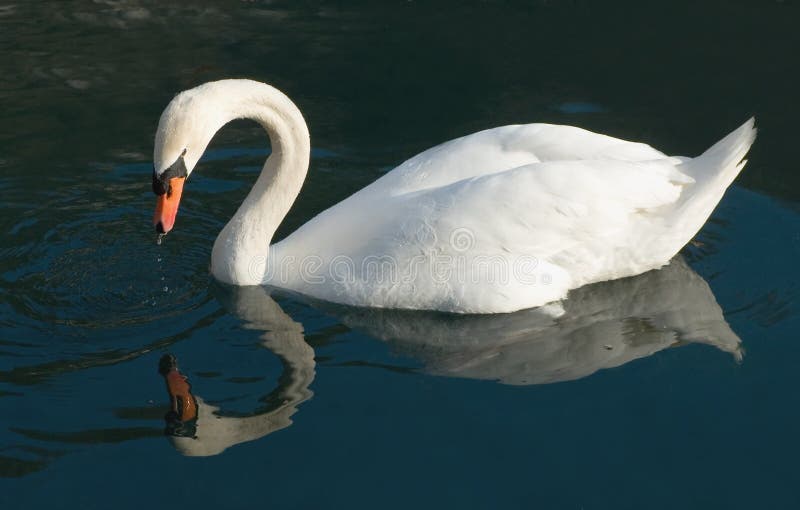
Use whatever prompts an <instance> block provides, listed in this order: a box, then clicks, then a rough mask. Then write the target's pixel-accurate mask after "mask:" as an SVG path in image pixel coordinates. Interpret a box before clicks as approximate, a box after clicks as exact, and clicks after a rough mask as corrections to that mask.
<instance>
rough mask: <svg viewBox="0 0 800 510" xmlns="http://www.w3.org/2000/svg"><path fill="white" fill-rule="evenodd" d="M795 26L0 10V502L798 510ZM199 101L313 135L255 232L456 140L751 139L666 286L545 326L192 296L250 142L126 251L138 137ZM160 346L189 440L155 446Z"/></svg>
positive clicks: (745, 19) (94, 6) (406, 13)
mask: <svg viewBox="0 0 800 510" xmlns="http://www.w3.org/2000/svg"><path fill="white" fill-rule="evenodd" d="M798 26H800V6H798V4H797V2H793V1H789V0H787V1H782V2H770V1H766V0H765V1H760V2H755V1H754V2H722V1H710V2H705V3H703V4H702V5H698V4H696V3H694V2H684V1H677V2H661V3H658V4H653V5H644V4H642V3H634V2H627V3H619V4H616V5H614V6H609V5H604V6H601V5H600V3H599V2H598V3H594V2H588V1H579V0H574V1H563V2H557V1H537V2H529V3H521V2H520V3H517V2H499V1H497V2H493V1H489V2H442V3H436V4H435V5H434V4H428V3H424V2H406V1H403V2H399V1H398V2H384V3H382V4H380V6H378V5H377V4H376V3H374V2H330V3H320V2H292V3H289V2H286V3H284V2H258V1H254V2H227V3H225V2H210V1H199V2H191V3H189V2H177V1H159V2H155V1H153V2H148V1H144V0H141V1H137V0H129V1H126V0H120V1H111V0H107V1H100V0H97V1H94V2H86V1H84V2H78V1H59V2H55V1H30V2H21V1H20V2H16V3H10V4H9V3H5V4H2V5H0V50H1V51H2V55H3V57H2V59H0V122H1V123H2V126H3V129H2V130H0V190H2V196H3V208H4V212H3V214H2V217H0V228H1V229H2V232H3V237H2V244H0V293H1V294H2V297H1V298H0V331H2V333H1V334H0V505H2V507H3V508H26V509H28V508H112V507H113V508H148V507H153V508H162V507H167V506H168V505H171V506H179V505H180V506H181V507H187V508H255V507H270V508H319V507H344V506H348V507H357V508H361V507H363V508H375V507H378V508H407V507H415V508H432V507H444V508H454V507H469V508H473V507H474V508H530V507H539V508H575V509H580V508H586V509H590V508H796V507H797V506H798V505H800V489H798V488H797V487H798V482H800V476H799V475H798V471H797V466H796V462H797V458H798V455H800V444H799V440H798V430H799V429H800V428H799V427H798V425H799V424H800V406H798V397H797V393H796V389H797V388H798V386H800V379H798V375H797V374H798V361H797V360H798V356H800V345H798V343H797V340H798V335H797V332H798V326H800V320H798V313H797V312H798V303H800V301H799V299H800V298H798V269H797V260H798V254H800V231H799V230H798V227H800V217H798V203H799V201H800V191H798V189H799V188H798V184H800V177H798V176H799V175H800V172H798V168H797V158H796V156H795V153H796V150H797V128H796V119H797V118H798V115H797V114H798V113H800V112H798V108H797V90H798V85H800V83H798V82H799V81H800V80H798V75H799V69H798V62H800V60H798V58H797V55H798V50H800V30H798V28H797V27H798ZM222 77H250V78H254V79H258V80H262V81H267V82H269V83H272V84H274V85H276V86H277V87H279V88H281V89H282V90H284V91H285V92H286V93H287V94H289V95H290V96H291V97H292V98H293V99H294V100H295V101H296V103H297V104H298V106H299V107H300V108H301V110H302V111H303V112H304V115H305V116H306V119H307V120H308V123H309V126H310V130H311V134H312V144H313V148H314V152H313V155H312V163H311V170H310V173H309V179H308V181H307V182H306V185H305V187H304V188H303V191H302V194H301V197H300V199H299V201H298V202H297V204H296V205H295V207H294V208H293V209H292V211H291V212H290V214H289V216H288V218H287V219H286V221H285V222H284V224H283V225H282V227H281V229H280V231H279V235H280V236H283V235H285V234H286V233H288V232H291V231H292V230H293V229H294V228H296V227H297V226H298V225H300V224H302V223H303V222H304V221H306V220H307V219H309V218H310V217H311V216H312V215H313V214H314V213H316V212H318V211H320V210H322V209H324V208H326V207H328V206H330V205H332V204H334V203H336V202H337V201H338V200H340V199H342V198H344V197H345V196H347V195H349V194H350V193H352V192H354V191H355V190H358V189H359V188H361V187H362V186H363V185H365V184H367V183H369V182H371V181H373V180H374V179H376V178H377V177H378V176H380V175H382V173H384V172H385V171H387V170H388V169H390V168H391V167H392V166H393V165H395V164H397V163H399V162H401V161H402V160H404V159H405V158H407V157H409V156H411V155H413V154H415V153H417V152H419V151H420V150H423V149H425V148H427V147H429V146H431V145H434V144H436V143H439V142H441V141H444V140H447V139H450V138H453V137H455V136H459V135H463V134H466V133H469V132H472V131H475V130H478V129H481V128H486V127H491V126H497V125H503V124H507V123H514V122H533V121H545V122H554V123H569V124H576V125H580V126H583V127H587V128H590V129H594V130H598V131H602V132H605V133H608V134H611V135H615V136H620V137H626V138H633V139H639V140H642V141H645V142H648V143H651V144H653V145H654V146H656V147H658V148H661V149H663V150H665V151H667V152H671V153H679V154H687V155H694V154H697V153H699V152H700V151H702V150H703V149H704V148H706V146H708V145H710V144H711V143H712V142H713V141H715V140H717V139H718V138H720V137H721V136H722V135H723V134H724V133H726V132H727V131H729V130H731V129H732V128H734V127H735V126H737V125H739V124H740V123H741V122H742V121H744V120H745V119H746V118H747V117H748V116H749V115H755V116H756V118H757V123H758V124H759V127H760V132H759V139H758V140H757V141H756V144H755V146H754V148H753V150H752V152H751V154H750V162H749V164H748V166H747V168H746V170H745V171H744V173H743V174H742V176H741V177H740V178H739V179H738V181H737V183H736V185H735V186H734V187H733V188H732V189H731V190H730V192H729V193H728V194H727V195H726V196H725V198H724V200H723V202H722V204H721V206H720V207H719V208H718V209H717V211H716V212H715V214H714V216H713V218H712V220H711V221H710V222H709V223H708V225H707V226H706V227H705V228H704V229H703V231H701V233H700V234H699V235H698V238H697V242H695V243H693V244H692V245H690V246H688V247H687V248H686V249H684V251H683V256H682V258H681V259H678V260H676V261H675V262H674V263H673V264H672V265H671V266H669V267H668V268H667V269H665V270H662V271H659V272H656V273H650V274H647V275H643V276H641V277H637V278H633V279H629V280H623V281H619V282H612V283H608V284H601V285H597V286H594V287H590V288H587V289H582V290H581V291H579V292H577V293H575V294H574V295H573V296H572V299H571V300H570V301H568V302H567V303H566V304H565V308H566V312H567V313H566V314H565V315H564V316H563V317H562V318H561V319H558V320H553V319H549V318H547V317H544V316H542V315H541V314H538V313H537V312H536V311H528V312H522V313H519V314H513V315H509V316H494V317H452V316H447V315H441V314H424V313H423V314H413V313H397V312H383V313H376V312H367V311H363V310H348V309H342V308H335V307H330V306H325V305H322V304H319V303H308V302H305V301H303V300H300V299H297V298H295V297H292V296H287V295H282V294H279V293H278V294H272V295H271V296H270V295H268V294H267V293H266V292H264V291H263V290H261V289H245V290H238V291H237V290H235V289H230V288H225V287H223V286H221V285H218V284H215V283H213V281H212V280H211V279H210V277H209V275H208V262H209V257H210V248H211V243H212V242H213V239H214V237H215V236H216V233H217V232H218V230H219V229H220V228H221V226H222V225H223V224H224V222H225V221H226V219H227V218H228V217H229V216H230V215H231V214H232V213H233V211H234V210H235V208H236V206H237V205H238V203H239V202H240V200H241V199H242V198H243V196H244V194H245V193H246V192H247V190H248V189H249V186H250V184H251V183H252V182H253V180H254V179H255V175H256V174H257V172H258V171H259V169H260V166H261V162H262V161H263V159H264V157H265V156H266V154H267V151H268V147H266V139H265V136H264V135H263V133H262V132H261V131H260V128H258V127H256V126H255V125H253V124H250V123H247V122H241V123H234V124H232V125H230V126H228V127H227V128H225V129H224V130H223V132H222V133H221V134H220V135H218V137H217V138H216V139H215V141H214V142H213V144H212V148H211V151H210V152H209V154H207V156H206V159H205V160H204V162H202V163H201V166H200V168H199V169H198V171H197V172H195V174H194V176H193V178H192V182H191V183H190V186H189V187H188V188H187V193H186V196H185V198H184V203H183V205H182V208H181V214H180V217H179V219H178V226H177V230H176V231H175V232H174V233H173V234H170V236H169V238H168V240H167V242H165V243H164V244H163V245H161V246H156V244H155V243H154V235H153V233H152V227H151V225H150V218H151V214H152V208H153V205H154V199H153V197H152V194H151V192H150V189H149V188H150V182H149V179H150V171H151V161H150V157H151V152H152V136H153V133H154V130H155V126H156V122H157V119H158V115H159V114H160V111H161V109H162V108H163V107H164V106H165V105H166V103H167V102H168V101H169V99H170V98H171V97H172V96H173V94H175V93H176V92H178V91H180V90H182V89H185V88H188V87H191V86H194V85H196V84H199V83H202V82H204V81H208V80H212V79H218V78H222ZM167 352H171V353H173V354H175V355H176V356H177V358H178V360H179V364H180V368H181V370H182V371H183V373H185V374H186V375H188V376H189V378H190V381H191V383H192V388H193V392H194V394H195V396H196V397H197V399H198V404H199V405H200V419H199V420H198V422H197V427H198V428H197V435H198V439H197V440H192V439H185V438H184V439H173V440H170V439H167V438H165V437H164V435H163V429H164V420H163V416H164V413H165V412H166V410H167V402H168V400H167V393H166V391H165V389H164V382H163V380H162V378H161V377H160V376H159V375H158V374H157V371H156V369H157V366H158V360H159V358H160V357H161V356H162V355H163V354H165V353H167ZM215 409H216V416H214V415H213V414H212V412H214V410H215ZM220 452H221V453H220ZM201 454H203V455H206V456H204V457H198V456H197V455H201ZM192 455H194V456H192Z"/></svg>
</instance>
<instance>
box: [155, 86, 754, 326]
mask: <svg viewBox="0 0 800 510" xmlns="http://www.w3.org/2000/svg"><path fill="white" fill-rule="evenodd" d="M239 118H247V119H252V120H255V121H256V122H258V123H260V124H261V125H262V126H263V127H264V129H265V130H266V131H267V133H268V135H269V139H270V143H271V147H272V152H271V155H270V156H269V157H268V158H267V160H266V163H265V164H264V167H263V169H262V171H261V174H260V175H259V177H258V179H257V180H256V182H255V184H254V186H253V188H252V190H251V191H250V193H249V194H248V195H247V197H246V198H245V199H244V201H243V202H242V204H241V205H240V207H239V208H238V210H237V211H236V213H235V214H234V215H233V217H232V218H231V220H230V221H229V222H228V223H227V224H226V225H225V227H224V228H223V229H222V231H221V232H220V234H219V236H218V237H217V238H216V241H215V242H214V245H213V248H212V251H211V273H212V274H213V276H214V277H215V278H216V279H218V280H220V281H222V282H224V283H228V284H232V285H237V286H246V285H268V286H273V287H279V288H283V289H287V290H290V291H293V292H297V293H300V294H304V295H307V296H309V297H312V298H316V299H321V300H324V301H330V302H333V303H339V304H346V305H356V306H363V307H376V308H402V309H423V310H438V311H445V312H457V313H502V312H513V311H517V310H522V309H527V308H532V307H536V306H540V305H545V304H547V303H553V302H558V301H560V300H563V299H564V298H565V297H566V296H567V293H568V291H569V290H570V289H575V288H578V287H582V286H584V285H587V284H590V283H594V282H600V281H605V280H612V279H617V278H622V277H626V276H633V275H637V274H640V273H643V272H645V271H648V270H651V269H657V268H659V267H662V266H664V265H665V264H667V263H668V262H669V260H670V259H671V258H672V257H673V256H674V255H675V254H676V253H678V251H679V250H680V249H681V248H682V247H683V246H684V245H685V244H686V243H687V242H689V240H691V238H692V237H693V236H694V235H695V234H696V233H697V231H698V230H699V229H700V227H702V225H703V224H704V223H705V221H706V220H707V219H708V217H709V216H710V214H711V212H712V211H713V209H714V208H715V206H716V205H717V203H718V202H719V201H720V199H721V198H722V195H723V193H724V192H725V190H726V188H727V187H728V186H729V185H730V184H731V182H732V181H733V179H734V178H735V177H736V175H738V173H739V172H740V171H741V169H742V167H743V165H744V163H745V161H744V159H743V158H744V156H745V155H746V153H747V151H748V150H749V148H750V146H751V145H752V143H753V141H754V139H755V133H756V131H755V128H754V119H752V118H751V119H750V120H748V121H747V122H745V123H744V124H743V125H742V126H741V127H739V128H738V129H736V130H735V131H733V132H732V133H731V134H729V135H728V136H726V137H725V138H723V139H722V140H721V141H719V142H717V143H716V144H715V145H713V146H712V147H711V148H710V149H708V150H707V151H705V152H704V153H703V154H702V155H700V156H699V157H696V158H693V159H692V158H685V157H673V156H667V155H665V154H663V153H661V152H659V151H657V150H656V149H653V148H652V147H650V146H648V145H646V144H643V143H634V142H629V141H624V140H620V139H616V138H612V137H610V136H606V135H602V134H597V133H593V132H590V131H586V130H583V129H580V128H577V127H571V126H559V125H549V124H526V125H512V126H504V127H499V128H494V129H488V130H485V131H480V132H478V133H474V134H471V135H468V136H464V137H462V138H458V139H455V140H451V141H449V142H446V143H443V144H441V145H438V146H436V147H433V148H432V149H429V150H427V151H425V152H422V153H421V154H419V155H417V156H415V157H413V158H411V159H409V160H408V161H406V162H404V163H402V164H401V165H400V166H398V167H397V168H395V169H394V170H392V171H391V172H389V173H387V174H386V175H384V176H382V177H381V178H379V179H378V180H376V181H375V182H373V183H372V184H370V185H368V186H367V187H365V188H363V189H362V190H360V191H358V192H356V193H355V194H353V195H352V196H350V197H349V198H347V199H345V200H343V201H342V202H340V203H338V204H336V205H334V206H333V207H331V208H329V209H327V210H326V211H324V212H322V213H320V214H319V215H317V216H316V217H314V218H312V219H311V220H309V221H308V222H307V223H305V224H304V225H303V226H301V227H300V228H299V229H297V230H296V231H295V232H294V233H292V234H291V235H289V236H288V237H286V238H285V239H283V240H282V241H280V242H277V243H275V244H271V242H272V238H273V235H274V233H275V231H276V229H277V227H278V225H279V224H280V222H281V221H282V220H283V218H284V216H285V215H286V214H287V212H288V211H289V208H290V207H291V205H292V203H293V202H294V200H295V199H296V197H297V196H298V194H299V193H300V188H301V186H302V184H303V181H304V179H305V176H306V172H307V171H308V164H309V154H310V137H309V132H308V127H307V126H306V123H305V121H304V120H303V116H302V114H301V113H300V110H299V109H298V108H297V107H296V106H295V105H294V103H293V102H292V101H291V100H290V99H289V98H288V97H287V96H286V95H284V94H283V93H282V92H280V91H279V90H277V89H276V88H274V87H272V86H270V85H267V84H264V83H260V82H256V81H252V80H246V79H229V80H221V81H215V82H209V83H206V84H203V85H200V86H198V87H195V88H193V89H190V90H186V91H184V92H181V93H180V94H178V95H177V96H175V97H174V98H173V99H172V101H171V102H170V103H169V104H168V105H167V107H166V109H165V110H164V112H163V113H162V115H161V118H160V119H159V123H158V129H157V132H156V136H155V146H154V151H153V166H154V167H153V191H154V193H155V194H156V195H157V203H156V210H155V215H154V220H153V223H154V226H155V228H156V231H157V232H159V233H160V234H166V233H167V232H169V231H170V230H171V229H172V228H173V226H174V224H175V218H176V214H177V211H178V205H179V202H180V199H181V195H182V194H183V188H184V184H185V181H186V179H187V178H188V177H189V175H190V174H191V173H192V171H193V170H194V168H195V167H196V165H197V162H198V161H199V160H200V157H201V155H202V154H203V152H204V151H205V149H206V147H207V146H208V144H209V142H210V141H211V139H212V137H213V136H214V134H215V133H216V132H217V131H218V130H219V129H220V128H221V127H222V126H224V125H225V124H227V123H228V122H230V121H231V120H233V119H239Z"/></svg>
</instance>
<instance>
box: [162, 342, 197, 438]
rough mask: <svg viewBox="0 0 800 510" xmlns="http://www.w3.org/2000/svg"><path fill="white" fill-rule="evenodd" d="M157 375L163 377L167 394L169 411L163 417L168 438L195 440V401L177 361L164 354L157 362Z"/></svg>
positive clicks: (190, 387)
mask: <svg viewBox="0 0 800 510" xmlns="http://www.w3.org/2000/svg"><path fill="white" fill-rule="evenodd" d="M158 373H160V374H161V375H162V376H163V377H164V382H166V384H167V394H169V400H170V409H169V411H167V414H165V415H164V421H165V422H166V427H165V428H164V433H165V434H167V435H168V436H177V437H191V438H195V437H196V436H195V432H196V431H197V399H196V398H195V397H194V395H192V386H191V385H190V384H189V381H188V379H187V378H186V376H185V375H183V374H181V373H180V371H179V370H178V361H177V359H175V356H173V355H172V354H165V355H164V356H162V357H161V360H160V361H159V362H158Z"/></svg>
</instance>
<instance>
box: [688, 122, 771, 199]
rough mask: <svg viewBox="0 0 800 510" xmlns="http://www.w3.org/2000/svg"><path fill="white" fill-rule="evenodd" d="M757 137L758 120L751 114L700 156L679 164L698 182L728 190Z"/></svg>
mask: <svg viewBox="0 0 800 510" xmlns="http://www.w3.org/2000/svg"><path fill="white" fill-rule="evenodd" d="M755 139H756V128H755V119H754V118H753V117H750V119H748V120H747V122H745V123H744V124H742V125H741V126H740V127H739V128H738V129H736V130H735V131H733V132H732V133H730V134H729V135H728V136H726V137H725V138H723V139H722V140H720V141H719V142H717V143H715V144H714V145H712V146H711V148H709V149H708V150H707V151H705V152H704V153H703V154H701V155H700V156H698V157H696V158H693V159H691V160H689V161H687V162H685V163H682V164H681V165H679V166H678V169H679V170H680V171H681V172H683V173H685V174H688V175H690V176H691V177H692V178H693V179H694V180H695V181H696V182H697V183H698V184H700V185H701V186H702V184H703V183H706V182H707V183H713V185H714V186H715V187H716V186H720V187H721V188H722V189H721V190H720V191H723V192H724V191H725V188H727V187H728V186H729V185H730V184H731V182H733V180H734V179H735V178H736V176H737V175H739V172H741V171H742V168H744V165H745V163H746V162H747V160H746V159H744V157H745V155H747V151H749V150H750V146H751V145H753V142H754V141H755Z"/></svg>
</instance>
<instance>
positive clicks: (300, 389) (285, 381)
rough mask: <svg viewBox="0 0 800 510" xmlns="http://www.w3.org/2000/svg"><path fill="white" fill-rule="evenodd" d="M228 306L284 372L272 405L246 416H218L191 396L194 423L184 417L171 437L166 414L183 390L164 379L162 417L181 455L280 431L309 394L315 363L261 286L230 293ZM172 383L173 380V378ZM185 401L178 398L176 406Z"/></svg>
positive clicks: (296, 327)
mask: <svg viewBox="0 0 800 510" xmlns="http://www.w3.org/2000/svg"><path fill="white" fill-rule="evenodd" d="M228 304H229V305H230V308H231V311H232V312H233V313H234V314H236V315H237V316H238V317H240V318H241V319H242V320H244V321H245V322H246V323H247V324H246V327H248V328H252V329H258V330H263V331H264V334H263V335H262V336H261V339H262V344H263V345H264V347H266V348H267V349H269V350H270V351H272V352H273V353H274V354H275V355H276V356H278V357H279V358H280V360H281V362H282V364H283V367H284V372H283V375H282V376H281V378H280V381H279V385H278V388H277V389H276V390H275V391H274V392H273V394H272V395H271V397H275V398H274V399H273V398H269V399H268V400H275V401H277V402H278V405H277V406H276V407H274V408H272V409H269V410H267V411H265V412H260V413H257V414H254V415H252V416H244V417H240V416H224V415H222V414H220V412H219V407H216V406H213V405H211V404H209V403H207V402H205V401H204V400H203V398H202V397H200V396H198V395H195V394H191V395H190V397H191V398H190V399H193V401H194V402H196V407H197V413H196V415H197V418H196V419H192V416H191V413H189V415H188V418H189V420H187V421H188V422H189V426H184V427H180V426H179V427H177V430H178V432H173V431H170V427H171V426H173V427H174V426H175V416H174V415H173V414H172V413H173V412H175V410H176V409H175V405H176V397H182V394H183V393H185V392H188V389H187V388H184V387H182V386H180V384H177V385H176V384H175V383H173V385H172V386H170V381H169V379H168V380H167V388H168V392H169V393H170V397H171V399H172V402H171V404H172V411H171V412H169V413H167V416H166V417H165V419H166V420H167V434H168V435H169V436H170V440H171V441H172V443H173V445H174V446H175V448H176V449H177V450H178V451H179V452H181V453H182V454H184V455H188V456H208V455H217V454H219V453H222V452H223V451H224V450H225V449H227V448H229V447H231V446H233V445H236V444H239V443H244V442H247V441H253V440H255V439H259V438H261V437H264V436H266V435H267V434H271V433H272V432H275V431H277V430H281V429H283V428H286V427H288V426H289V425H291V424H292V420H291V417H292V415H293V414H294V413H295V412H297V406H299V405H300V404H302V403H303V402H305V401H306V400H308V399H310V398H311V397H312V395H313V393H312V392H311V390H310V389H309V386H310V385H311V383H312V382H313V380H314V375H315V366H316V363H315V361H314V350H313V349H312V348H311V346H310V345H308V344H307V343H306V341H305V338H304V336H303V326H302V325H301V324H300V323H298V322H295V321H293V320H292V318H291V317H289V316H288V315H287V314H286V313H285V312H284V311H283V310H282V309H281V308H280V306H278V304H277V303H276V302H275V301H274V300H273V299H272V298H270V297H269V295H268V294H267V293H266V290H265V289H263V288H261V287H243V288H239V289H236V292H235V293H234V294H233V295H231V296H230V302H229V303H228ZM173 380H177V378H176V377H175V376H174V375H173ZM173 388H177V391H173ZM190 399H187V398H185V397H183V399H182V401H184V402H186V401H189V400H190ZM178 414H179V415H180V414H181V413H178ZM171 420H172V421H171ZM183 430H191V431H192V432H193V434H184V433H181V431H183Z"/></svg>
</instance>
